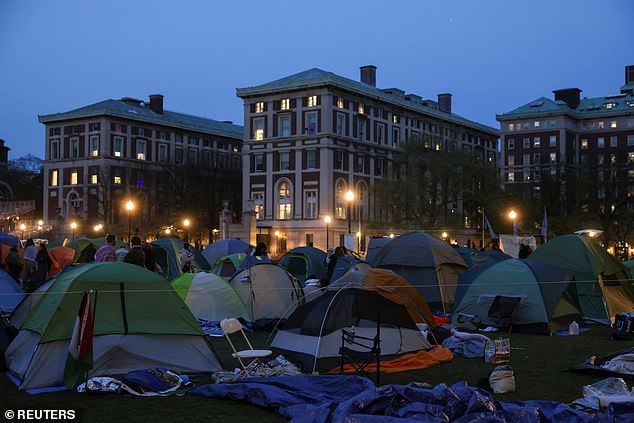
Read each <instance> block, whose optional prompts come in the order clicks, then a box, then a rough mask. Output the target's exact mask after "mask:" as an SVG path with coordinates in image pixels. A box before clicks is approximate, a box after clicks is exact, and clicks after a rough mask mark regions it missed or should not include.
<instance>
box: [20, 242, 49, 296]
mask: <svg viewBox="0 0 634 423" xmlns="http://www.w3.org/2000/svg"><path fill="white" fill-rule="evenodd" d="M35 263H36V266H37V272H36V274H35V280H34V281H33V283H32V284H30V286H29V289H28V290H27V289H25V290H24V291H25V292H33V291H35V290H36V289H37V288H39V287H40V286H41V285H42V284H43V283H44V282H46V277H47V275H48V271H49V270H51V266H52V265H53V260H51V257H50V256H49V255H48V249H47V248H46V244H44V243H42V244H40V251H38V252H37V257H36V258H35Z"/></svg>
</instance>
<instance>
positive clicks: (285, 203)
mask: <svg viewBox="0 0 634 423" xmlns="http://www.w3.org/2000/svg"><path fill="white" fill-rule="evenodd" d="M291 199H292V193H291V184H290V183H289V182H288V181H282V182H280V184H279V189H278V202H277V203H278V216H277V218H278V219H281V220H288V219H290V218H291V213H292V211H293V209H292V204H291Z"/></svg>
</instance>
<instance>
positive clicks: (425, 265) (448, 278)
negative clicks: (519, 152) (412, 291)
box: [370, 232, 467, 312]
mask: <svg viewBox="0 0 634 423" xmlns="http://www.w3.org/2000/svg"><path fill="white" fill-rule="evenodd" d="M370 264H371V265H372V267H379V268H384V269H390V270H392V271H394V272H395V273H397V274H398V275H400V276H402V277H403V278H405V279H407V280H408V281H409V282H410V283H411V284H412V285H414V286H415V287H416V288H418V290H419V291H420V292H421V294H423V298H425V301H427V304H428V305H429V306H430V307H431V308H432V310H435V309H440V310H443V311H445V312H448V311H449V309H450V308H451V304H452V303H453V299H454V295H455V292H456V286H457V285H458V275H459V274H460V273H462V272H465V271H466V270H467V265H466V264H465V262H464V260H463V259H462V257H460V255H459V254H458V253H457V252H456V251H455V250H454V249H453V248H452V247H451V246H450V245H449V244H447V243H446V242H444V241H442V240H440V239H438V238H436V237H434V236H431V235H429V234H427V233H424V232H411V233H408V234H405V235H401V236H399V237H398V238H394V239H392V240H391V241H390V242H388V243H387V244H386V245H384V246H383V248H381V250H380V251H379V252H378V253H377V254H376V256H375V257H374V259H373V261H372V262H371V263H370Z"/></svg>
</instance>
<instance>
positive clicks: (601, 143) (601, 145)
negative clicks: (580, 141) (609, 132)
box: [597, 137, 605, 148]
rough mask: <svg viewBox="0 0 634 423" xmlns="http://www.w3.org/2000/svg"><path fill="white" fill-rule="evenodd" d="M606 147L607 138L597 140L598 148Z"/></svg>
mask: <svg viewBox="0 0 634 423" xmlns="http://www.w3.org/2000/svg"><path fill="white" fill-rule="evenodd" d="M603 147H605V138H603V137H599V138H597V148H603Z"/></svg>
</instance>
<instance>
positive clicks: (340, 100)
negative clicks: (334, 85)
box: [337, 97, 344, 109]
mask: <svg viewBox="0 0 634 423" xmlns="http://www.w3.org/2000/svg"><path fill="white" fill-rule="evenodd" d="M343 106H344V103H343V97H339V98H337V107H338V108H340V109H343Z"/></svg>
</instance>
